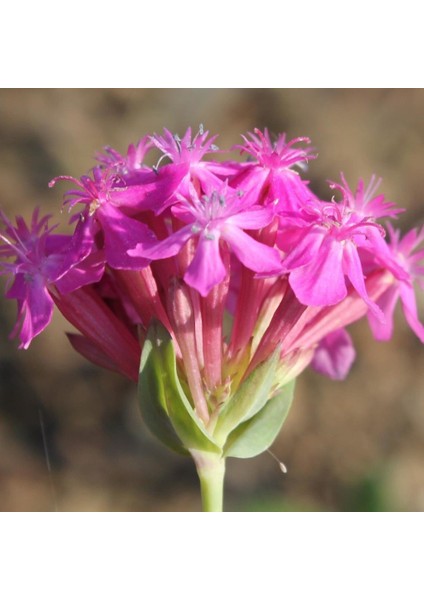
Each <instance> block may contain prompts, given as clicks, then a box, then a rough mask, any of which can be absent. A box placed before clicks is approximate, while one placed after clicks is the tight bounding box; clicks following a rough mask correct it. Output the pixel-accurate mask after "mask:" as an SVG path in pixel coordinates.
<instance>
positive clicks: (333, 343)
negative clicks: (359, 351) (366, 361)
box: [311, 329, 356, 380]
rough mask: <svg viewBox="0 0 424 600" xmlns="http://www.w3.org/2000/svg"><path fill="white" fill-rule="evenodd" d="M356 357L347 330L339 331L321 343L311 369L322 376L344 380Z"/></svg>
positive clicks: (329, 335) (315, 353)
mask: <svg viewBox="0 0 424 600" xmlns="http://www.w3.org/2000/svg"><path fill="white" fill-rule="evenodd" d="M355 356H356V352H355V348H354V347H353V344H352V338H351V337H350V335H349V334H348V332H347V331H346V330H345V329H338V330H337V331H333V332H332V333H330V334H328V335H327V336H326V337H325V338H323V339H322V340H321V341H320V343H319V344H318V347H317V349H316V350H315V352H314V356H313V359H312V361H311V367H312V368H313V369H314V370H315V371H317V373H321V375H326V376H327V377H330V378H331V379H335V380H342V379H345V378H346V375H347V374H348V373H349V371H350V368H351V366H352V364H353V362H354V360H355Z"/></svg>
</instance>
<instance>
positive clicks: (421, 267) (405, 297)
mask: <svg viewBox="0 0 424 600" xmlns="http://www.w3.org/2000/svg"><path fill="white" fill-rule="evenodd" d="M388 229H389V232H390V237H391V240H390V244H389V247H390V250H391V252H392V253H393V257H394V259H395V260H396V261H397V262H398V263H399V265H400V267H401V268H402V269H403V270H404V271H406V273H407V274H408V277H407V278H403V277H402V278H396V277H395V276H393V282H392V284H391V285H390V287H389V288H388V289H387V290H386V291H385V292H384V293H383V294H382V295H381V296H380V297H379V298H378V300H377V304H378V306H379V307H380V309H381V310H382V311H383V313H384V316H385V321H384V322H379V321H378V320H376V319H375V318H374V316H373V315H371V314H370V315H369V322H370V326H371V329H372V332H373V334H374V336H375V337H376V338H377V339H378V340H388V339H390V338H391V336H392V331H393V313H394V310H395V306H396V304H397V302H398V300H399V299H400V301H401V304H402V308H403V312H404V315H405V318H406V320H407V322H408V324H409V326H410V327H411V329H412V331H414V333H415V334H416V335H417V337H418V338H419V339H420V341H421V342H424V326H423V324H422V323H421V322H420V321H419V318H418V311H417V302H416V298H415V291H414V282H417V283H418V284H419V285H420V286H421V289H424V247H423V246H422V244H423V242H424V227H422V228H421V230H417V229H412V230H411V231H409V232H408V233H407V234H406V235H405V236H404V237H403V238H401V237H400V231H398V230H395V229H393V227H391V226H390V225H388ZM420 246H421V248H419V247H420Z"/></svg>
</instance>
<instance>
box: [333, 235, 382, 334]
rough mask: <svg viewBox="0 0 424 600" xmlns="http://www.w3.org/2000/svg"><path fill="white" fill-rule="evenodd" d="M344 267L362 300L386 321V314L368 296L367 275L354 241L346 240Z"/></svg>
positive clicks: (378, 317) (377, 315) (378, 316)
mask: <svg viewBox="0 0 424 600" xmlns="http://www.w3.org/2000/svg"><path fill="white" fill-rule="evenodd" d="M343 269H344V273H345V274H346V275H347V277H348V278H349V280H350V282H351V283H352V285H353V287H354V288H355V290H356V291H357V292H358V294H359V295H360V296H361V298H362V300H363V301H364V302H365V303H366V304H367V305H368V306H369V309H370V311H371V312H372V313H373V314H374V315H375V317H376V318H377V319H380V320H381V321H382V322H384V320H385V319H384V314H383V312H382V311H381V309H380V308H379V307H378V306H377V304H376V303H375V302H373V301H372V300H371V298H370V297H369V296H368V292H367V288H366V287H365V277H364V273H363V270H362V264H361V261H360V259H359V254H358V250H357V248H356V246H355V244H354V243H353V242H351V241H350V240H345V245H344V252H343Z"/></svg>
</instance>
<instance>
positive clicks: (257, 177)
mask: <svg viewBox="0 0 424 600" xmlns="http://www.w3.org/2000/svg"><path fill="white" fill-rule="evenodd" d="M242 138H243V140H244V144H243V145H237V146H235V148H239V149H240V150H241V152H242V153H246V154H250V156H252V158H253V159H254V162H252V163H248V164H247V165H245V166H244V168H243V169H241V170H240V173H239V174H238V175H236V176H235V178H234V180H233V181H232V185H239V186H241V187H244V189H246V190H247V189H251V188H255V189H256V191H257V193H258V195H259V196H260V197H261V196H262V198H263V200H264V202H265V203H273V204H276V210H277V211H278V212H279V211H291V210H297V209H298V208H300V207H301V206H302V205H303V204H304V203H305V202H306V201H308V200H309V199H311V198H314V197H315V196H314V194H313V193H312V192H311V190H310V189H309V188H308V185H307V184H308V182H307V181H303V180H302V178H301V177H300V175H299V173H297V171H295V170H294V169H293V167H295V166H300V167H301V168H302V167H304V166H305V165H306V164H307V162H308V161H309V160H311V159H314V158H316V154H314V153H313V152H312V151H311V150H310V149H309V148H306V149H305V148H296V147H295V146H296V145H298V144H301V143H305V144H310V140H309V138H306V137H299V138H295V139H293V140H291V141H290V142H286V136H285V134H282V135H279V136H278V138H277V141H276V142H275V143H273V142H272V141H271V138H270V135H269V133H268V130H267V129H265V130H264V132H263V133H262V131H260V130H259V129H255V130H254V133H248V134H247V135H246V136H242ZM249 138H250V139H249Z"/></svg>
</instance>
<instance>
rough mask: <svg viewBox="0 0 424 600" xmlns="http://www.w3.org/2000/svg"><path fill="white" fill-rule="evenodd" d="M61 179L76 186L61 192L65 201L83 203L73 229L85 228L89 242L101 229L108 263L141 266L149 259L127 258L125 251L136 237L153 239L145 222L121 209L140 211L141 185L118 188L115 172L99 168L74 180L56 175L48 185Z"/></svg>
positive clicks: (72, 203)
mask: <svg viewBox="0 0 424 600" xmlns="http://www.w3.org/2000/svg"><path fill="white" fill-rule="evenodd" d="M154 177H156V176H154ZM63 180H64V181H72V182H74V183H75V184H76V185H77V186H78V188H77V189H72V190H69V191H68V192H66V193H65V204H68V205H69V206H70V207H71V208H72V207H73V206H75V205H76V204H83V205H84V206H85V210H83V211H82V213H81V217H80V221H79V224H78V225H77V230H78V228H80V229H83V230H84V231H88V232H89V234H91V238H92V243H93V245H94V238H95V236H96V233H97V232H98V231H99V230H101V231H102V232H103V235H104V252H105V258H106V261H107V262H108V263H109V264H110V266H111V267H114V268H116V269H131V268H140V269H141V268H143V267H145V266H147V264H148V262H149V261H147V260H144V259H141V258H140V257H135V258H134V257H133V258H130V257H129V256H128V254H127V251H128V250H129V249H130V248H134V246H135V245H136V244H137V243H138V242H140V240H145V241H149V240H152V239H154V238H153V234H152V233H151V231H150V229H149V228H148V227H147V225H145V224H144V223H141V222H140V221H137V220H136V219H134V218H131V217H130V216H128V215H127V214H126V213H125V212H124V210H123V209H130V210H131V209H132V210H142V207H143V201H144V200H145V199H146V193H145V189H144V186H139V185H137V186H125V185H124V186H123V187H122V186H120V185H119V183H120V180H119V178H118V179H117V177H116V175H109V174H108V172H107V171H103V170H102V169H100V167H95V168H94V169H93V178H90V177H88V176H87V175H84V176H83V177H81V179H80V180H78V179H75V178H74V177H68V176H60V177H56V178H55V179H53V180H52V181H51V182H50V183H49V186H50V187H52V186H54V185H55V184H56V183H57V182H58V181H63ZM77 232H78V231H77Z"/></svg>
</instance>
